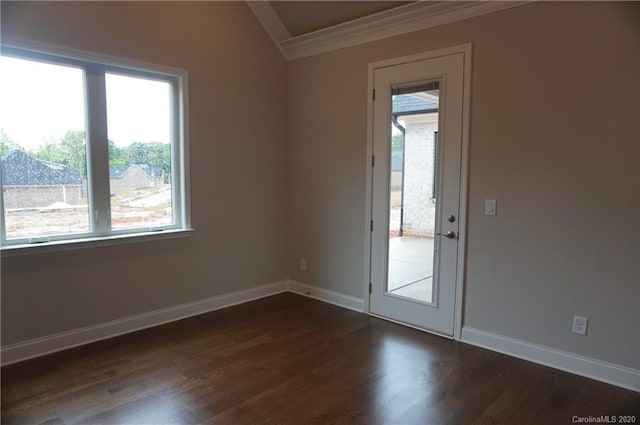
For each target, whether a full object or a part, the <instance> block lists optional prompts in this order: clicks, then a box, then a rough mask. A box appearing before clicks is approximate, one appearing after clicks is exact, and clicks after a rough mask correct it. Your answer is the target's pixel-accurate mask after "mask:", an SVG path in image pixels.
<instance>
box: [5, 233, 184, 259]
mask: <svg viewBox="0 0 640 425" xmlns="http://www.w3.org/2000/svg"><path fill="white" fill-rule="evenodd" d="M192 232H193V229H179V230H164V231H162V232H144V233H128V234H124V235H115V236H104V237H96V238H83V239H68V240H64V241H51V242H45V243H39V244H22V245H8V246H3V247H2V249H1V252H2V258H5V257H13V256H17V255H28V254H41V253H48V252H56V251H72V250H77V249H86V248H95V247H101V246H111V245H123V244H129V243H138V242H148V241H157V240H163V239H175V238H184V237H188V236H190V235H191V233H192Z"/></svg>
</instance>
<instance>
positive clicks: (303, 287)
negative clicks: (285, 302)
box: [288, 280, 364, 313]
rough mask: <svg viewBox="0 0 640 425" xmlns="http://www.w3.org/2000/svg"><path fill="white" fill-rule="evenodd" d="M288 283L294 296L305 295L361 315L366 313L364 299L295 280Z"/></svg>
mask: <svg viewBox="0 0 640 425" xmlns="http://www.w3.org/2000/svg"><path fill="white" fill-rule="evenodd" d="M288 283H289V292H293V293H294V294H298V295H304V296H305V297H309V298H313V299H316V300H320V301H324V302H326V303H329V304H334V305H337V306H339V307H344V308H348V309H349V310H354V311H357V312H359V313H363V312H364V300H363V299H362V298H356V297H352V296H351V295H346V294H342V293H340V292H335V291H331V290H329V289H322V288H318V287H317V286H312V285H307V284H306V283H302V282H297V281H295V280H289V281H288Z"/></svg>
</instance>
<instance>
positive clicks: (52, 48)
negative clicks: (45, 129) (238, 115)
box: [0, 36, 188, 78]
mask: <svg viewBox="0 0 640 425" xmlns="http://www.w3.org/2000/svg"><path fill="white" fill-rule="evenodd" d="M0 41H1V44H2V46H3V47H4V46H6V47H12V48H15V49H20V50H28V51H31V52H35V53H41V54H44V55H53V56H62V57H65V58H69V59H76V60H79V61H82V62H97V63H101V64H108V65H115V66H117V67H120V68H128V69H133V70H138V71H143V72H151V73H158V74H166V75H171V76H179V77H180V78H185V77H186V76H187V74H188V72H187V70H186V69H183V68H176V67H172V66H167V65H159V64H156V63H153V62H145V61H140V60H136V59H129V58H123V57H120V56H112V55H106V54H102V53H96V52H91V51H88V50H82V49H75V48H72V47H67V46H61V45H58V44H51V43H44V42H41V41H35V40H31V39H28V38H23V37H14V36H8V37H7V36H3V37H2V40H0Z"/></svg>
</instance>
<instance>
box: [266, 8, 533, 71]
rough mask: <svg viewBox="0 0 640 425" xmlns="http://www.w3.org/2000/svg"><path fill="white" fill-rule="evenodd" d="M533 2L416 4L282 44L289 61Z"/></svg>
mask: <svg viewBox="0 0 640 425" xmlns="http://www.w3.org/2000/svg"><path fill="white" fill-rule="evenodd" d="M527 3H530V1H521V2H502V1H478V2H456V1H453V2H451V1H449V2H429V1H424V2H414V3H410V4H407V5H405V6H400V7H397V8H394V9H390V10H386V11H383V12H380V13H376V14H373V15H370V16H365V17H363V18H360V19H355V20H352V21H349V22H345V23H343V24H339V25H335V26H332V27H329V28H325V29H321V30H318V31H314V32H311V33H308V34H303V35H300V36H297V37H293V38H289V39H286V40H282V41H280V43H279V44H280V46H281V48H282V51H283V52H284V55H285V57H286V58H287V60H294V59H300V58H304V57H307V56H313V55H317V54H320V53H325V52H329V51H333V50H337V49H341V48H344V47H349V46H355V45H358V44H364V43H368V42H371V41H375V40H380V39H383V38H389V37H393V36H397V35H401V34H406V33H409V32H413V31H418V30H423V29H427V28H432V27H436V26H439V25H444V24H449V23H452V22H457V21H461V20H464V19H469V18H473V17H476V16H481V15H485V14H488V13H493V12H497V11H500V10H504V9H509V8H512V7H516V6H521V5H524V4H527Z"/></svg>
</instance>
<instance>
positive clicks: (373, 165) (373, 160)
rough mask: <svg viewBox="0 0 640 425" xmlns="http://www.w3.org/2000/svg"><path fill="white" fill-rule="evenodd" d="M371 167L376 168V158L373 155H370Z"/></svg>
mask: <svg viewBox="0 0 640 425" xmlns="http://www.w3.org/2000/svg"><path fill="white" fill-rule="evenodd" d="M371 166H372V167H375V166H376V156H375V155H371Z"/></svg>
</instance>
